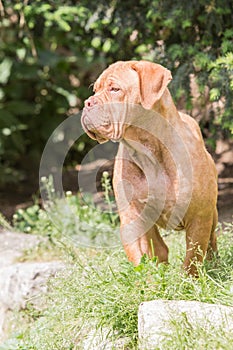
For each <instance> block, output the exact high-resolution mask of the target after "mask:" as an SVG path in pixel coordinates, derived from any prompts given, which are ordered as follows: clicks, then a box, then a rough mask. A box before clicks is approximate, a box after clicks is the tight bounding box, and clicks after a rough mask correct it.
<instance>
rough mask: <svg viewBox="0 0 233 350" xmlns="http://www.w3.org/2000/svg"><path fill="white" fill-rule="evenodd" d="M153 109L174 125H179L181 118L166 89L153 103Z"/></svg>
mask: <svg viewBox="0 0 233 350" xmlns="http://www.w3.org/2000/svg"><path fill="white" fill-rule="evenodd" d="M153 110H154V111H155V112H157V113H159V114H161V115H162V116H163V117H164V118H165V119H166V120H167V121H168V122H169V123H170V124H172V125H173V126H174V127H176V126H179V124H180V122H181V118H180V115H179V112H178V111H177V109H176V106H175V104H174V102H173V99H172V97H171V94H170V92H169V90H168V89H166V90H165V92H164V94H163V95H162V97H161V98H160V100H159V101H158V102H156V103H155V105H154V106H153Z"/></svg>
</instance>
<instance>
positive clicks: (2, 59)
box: [0, 0, 233, 183]
mask: <svg viewBox="0 0 233 350" xmlns="http://www.w3.org/2000/svg"><path fill="white" fill-rule="evenodd" d="M232 13H233V11H232V2H231V1H230V0H221V1H220V0H216V1H212V0H211V1H210V0H209V1H204V0H202V1H198V2H197V1H194V0H193V1H189V2H184V1H176V2H174V1H171V0H166V1H162V2H161V1H158V0H153V1H149V0H140V1H138V2H134V1H127V2H124V1H120V0H117V1H110V2H105V1H98V2H94V1H86V0H81V1H78V2H75V1H72V0H59V1H56V2H55V1H47V2H46V3H45V2H44V1H41V0H37V1H29V0H28V1H24V2H22V1H21V2H19V1H10V0H5V1H3V2H1V7H0V16H1V21H0V38H1V40H0V157H1V164H0V182H1V183H6V182H13V181H15V182H17V181H18V180H19V179H23V178H25V176H26V178H28V177H30V175H32V171H31V169H32V168H33V169H34V171H35V174H37V169H38V163H39V160H40V157H41V152H42V150H43V148H44V146H45V143H46V140H47V139H48V137H49V136H50V134H51V132H52V131H53V130H54V128H55V127H56V126H57V125H58V124H59V123H60V122H61V121H62V120H64V118H65V117H66V116H67V115H70V114H72V113H74V112H77V111H78V110H79V109H80V108H82V106H83V101H84V99H85V98H86V97H87V96H88V95H90V94H91V89H90V88H89V86H90V84H91V83H92V82H93V81H94V80H95V78H96V77H97V75H98V74H99V73H100V71H101V70H102V69H103V68H105V67H106V65H108V64H109V63H112V62H113V61H116V60H130V59H142V58H144V59H149V60H152V61H155V62H159V63H161V64H163V65H165V66H167V67H168V68H169V69H171V70H172V73H173V77H174V79H173V82H172V84H171V89H172V92H173V96H174V97H175V98H176V99H177V101H178V100H180V99H181V98H182V99H185V107H186V109H190V108H191V106H192V99H191V95H190V84H189V76H190V74H191V73H192V74H194V75H195V76H196V77H197V81H198V84H199V88H200V94H201V99H202V97H203V96H204V95H205V98H204V97H203V99H202V103H203V104H206V103H208V101H219V100H221V101H222V109H221V110H219V111H218V110H216V109H215V110H213V113H212V114H211V115H210V116H207V120H205V121H203V124H206V123H207V124H208V128H209V130H210V134H209V135H210V136H211V135H212V136H213V134H215V137H216V129H220V128H224V129H226V130H232V128H233V125H232V98H233V72H232V70H233V54H232V51H233V43H232V36H233V31H232V22H233V18H232V16H233V15H232ZM206 87H208V91H209V92H208V93H207V90H206ZM206 93H207V96H206ZM203 107H204V106H203ZM213 125H214V128H213ZM84 140H85V147H84V148H83V147H81V148H80V147H79V145H78V144H77V145H76V146H74V148H73V152H71V155H70V157H68V162H70V161H71V160H72V159H73V158H74V154H75V159H76V161H77V160H79V159H81V156H82V152H85V150H86V149H87V148H88V147H89V143H90V141H89V140H88V138H85V139H84Z"/></svg>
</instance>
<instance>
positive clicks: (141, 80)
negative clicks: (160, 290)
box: [81, 61, 218, 276]
mask: <svg viewBox="0 0 233 350" xmlns="http://www.w3.org/2000/svg"><path fill="white" fill-rule="evenodd" d="M171 80H172V76H171V72H170V71H169V70H168V69H166V68H165V67H163V66H161V65H159V64H156V63H152V62H149V61H118V62H116V63H114V64H112V65H110V66H109V67H108V68H107V69H106V70H104V71H103V73H102V74H101V75H100V76H99V77H98V79H97V80H96V82H95V84H94V95H93V96H91V97H89V98H88V99H87V100H86V101H85V106H84V109H83V113H82V116H81V122H82V126H83V129H84V131H85V132H86V133H87V134H88V135H89V136H90V137H91V138H92V139H95V140H97V141H98V142H99V143H103V142H107V141H109V140H112V141H113V142H119V148H118V153H117V156H116V159H115V164H114V174H113V189H114V193H115V197H116V202H117V206H118V211H119V216H120V226H121V228H120V232H121V241H122V244H123V246H124V250H125V252H126V255H127V257H128V260H129V261H131V262H132V263H133V264H134V265H138V264H139V263H140V261H141V258H142V256H143V255H144V254H146V255H147V256H148V257H149V258H152V257H153V256H156V257H157V263H161V262H163V263H167V262H168V247H167V245H166V244H165V242H164V240H163V238H162V237H161V235H160V233H159V227H161V228H164V229H167V228H168V229H174V230H185V231H186V256H185V259H184V263H183V267H184V269H185V270H186V271H187V272H188V273H189V274H191V275H193V276H198V272H197V270H198V268H197V266H198V264H199V263H202V262H203V259H204V258H205V257H206V258H208V259H210V258H211V257H212V256H213V254H215V253H216V252H217V239H216V233H215V228H216V224H217V221H218V213H217V207H216V203H217V172H216V168H215V164H214V162H213V160H212V158H211V156H210V154H209V153H208V152H207V150H206V148H205V145H204V141H203V138H202V135H201V131H200V128H199V126H198V124H197V123H196V121H195V120H194V119H193V118H192V117H190V116H189V115H187V114H184V113H181V112H178V111H177V109H176V107H175V104H174V102H173V99H172V97H171V94H170V92H169V90H168V88H167V86H168V84H169V82H170V81H171Z"/></svg>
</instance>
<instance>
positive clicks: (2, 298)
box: [0, 261, 64, 338]
mask: <svg viewBox="0 0 233 350" xmlns="http://www.w3.org/2000/svg"><path fill="white" fill-rule="evenodd" d="M63 267H64V264H62V263H61V262H59V261H53V262H37V263H18V264H14V265H10V266H5V267H2V268H1V269H0V338H1V337H2V338H3V335H4V330H5V321H6V318H7V315H8V314H9V312H10V311H16V310H17V311H19V310H21V309H24V308H25V307H26V304H27V302H30V303H31V304H33V306H34V307H35V308H38V309H41V308H42V304H43V303H42V298H41V296H42V295H43V294H44V293H45V292H46V291H47V284H46V283H47V281H48V278H49V277H51V276H54V275H55V274H56V272H57V271H59V270H61V269H62V268H63Z"/></svg>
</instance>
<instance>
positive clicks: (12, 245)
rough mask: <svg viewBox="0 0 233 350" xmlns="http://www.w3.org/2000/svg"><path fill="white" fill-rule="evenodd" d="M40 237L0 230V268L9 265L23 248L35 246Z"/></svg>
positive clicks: (40, 239)
mask: <svg viewBox="0 0 233 350" xmlns="http://www.w3.org/2000/svg"><path fill="white" fill-rule="evenodd" d="M42 240H43V238H42V237H38V236H34V235H29V234H26V233H19V232H9V231H3V232H0V268H1V267H4V266H8V265H11V264H13V263H14V262H15V260H16V259H17V258H19V257H20V256H21V255H22V253H23V251H24V250H25V249H30V248H32V247H35V246H36V245H37V244H38V243H39V242H40V241H42Z"/></svg>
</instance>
